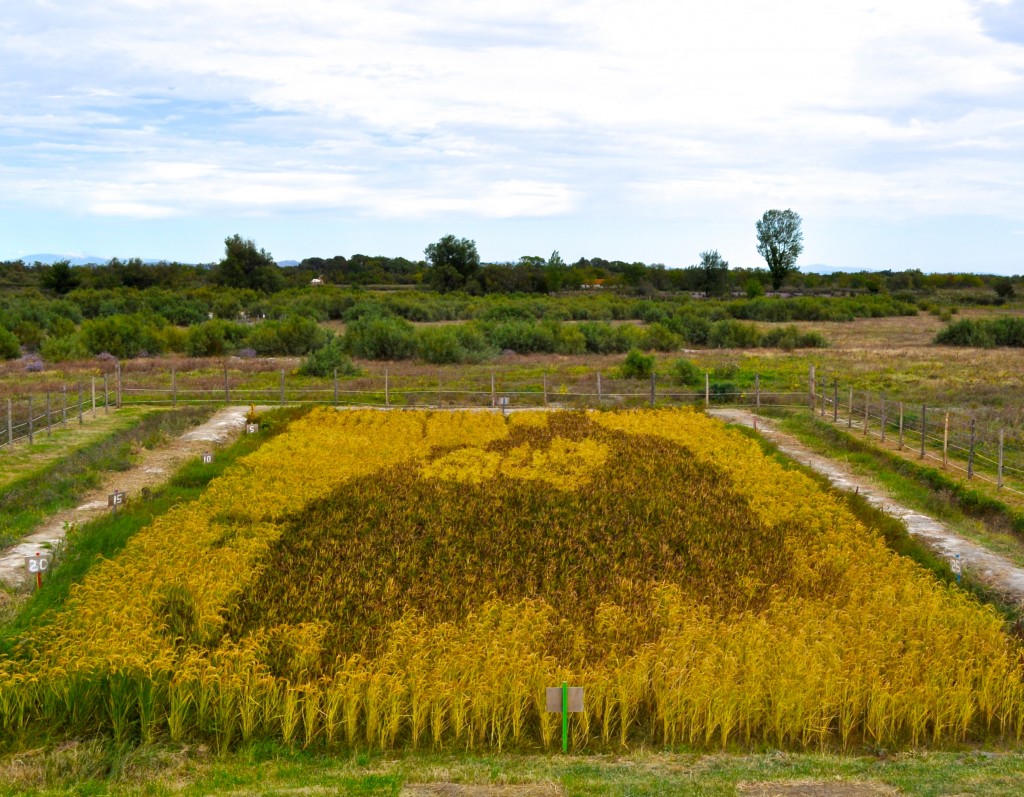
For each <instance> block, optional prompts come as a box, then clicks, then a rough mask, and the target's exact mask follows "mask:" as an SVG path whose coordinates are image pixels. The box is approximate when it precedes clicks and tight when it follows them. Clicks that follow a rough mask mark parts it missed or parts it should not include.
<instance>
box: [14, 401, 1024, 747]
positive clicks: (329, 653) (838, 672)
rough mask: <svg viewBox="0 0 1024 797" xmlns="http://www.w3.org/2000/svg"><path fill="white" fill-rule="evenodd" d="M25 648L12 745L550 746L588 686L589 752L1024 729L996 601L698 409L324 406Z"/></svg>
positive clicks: (159, 527) (113, 565) (579, 739)
mask: <svg viewBox="0 0 1024 797" xmlns="http://www.w3.org/2000/svg"><path fill="white" fill-rule="evenodd" d="M212 560H216V562H217V568H216V569H215V570H213V571H209V570H208V569H206V568H197V567H196V566H195V563H196V562H200V561H212ZM19 651H20V652H19V654H18V656H17V657H16V658H9V659H0V731H5V732H11V731H15V730H18V729H20V728H24V727H26V726H31V725H32V724H34V723H46V724H47V725H48V726H50V727H57V728H60V729H64V730H65V731H66V732H68V733H92V732H98V731H102V732H108V731H109V732H113V733H114V735H115V736H117V737H119V738H128V737H131V736H133V735H134V736H139V735H141V736H143V737H146V738H148V737H149V736H152V735H153V734H160V733H166V734H168V735H170V736H171V737H172V738H175V739H182V740H185V739H192V738H201V739H210V738H212V739H215V740H216V741H217V742H218V743H219V744H221V745H224V746H226V745H230V744H232V743H233V742H234V741H236V740H239V739H250V738H255V737H270V738H277V739H283V740H285V741H288V742H292V741H301V742H302V743H303V744H307V745H310V744H323V745H328V746H332V745H350V746H354V745H370V746H374V747H380V748H390V747H395V746H402V745H418V744H425V743H429V744H436V745H450V744H458V745H465V746H469V747H475V748H484V747H501V746H503V745H506V744H515V745H519V746H524V747H531V746H536V745H543V746H548V745H553V744H554V743H555V738H556V736H557V733H556V725H555V723H556V721H557V720H556V719H555V718H553V717H552V715H549V714H547V713H546V712H545V711H544V687H545V686H550V685H553V684H557V683H561V682H562V681H569V682H570V683H572V684H574V685H576V684H578V685H582V686H584V687H585V689H586V695H587V698H586V700H587V711H586V712H585V713H584V714H580V715H574V718H573V725H572V729H573V730H572V734H573V738H574V744H576V745H577V746H588V745H589V746H599V747H608V746H621V745H630V744H633V743H635V742H646V743H656V744H668V745H676V744H682V743H686V744H688V745H697V746H701V745H711V744H716V745H718V744H720V745H726V744H728V743H730V742H739V743H741V744H772V745H778V746H791V747H804V746H809V745H837V746H845V745H849V744H852V743H857V742H859V741H862V740H863V741H870V742H872V743H879V744H885V745H887V746H888V745H892V744H901V743H910V744H919V743H922V742H924V741H926V740H934V741H937V742H942V741H946V740H962V739H969V738H978V737H981V736H984V735H988V734H993V733H999V734H1002V735H1004V736H1007V737H1019V736H1020V734H1021V732H1022V728H1024V712H1022V709H1021V705H1022V699H1024V687H1022V683H1024V679H1022V673H1021V665H1020V661H1021V657H1020V650H1019V648H1018V646H1017V644H1016V643H1015V642H1013V641H1012V640H1011V639H1010V638H1009V637H1007V636H1006V635H1005V634H1004V633H1003V630H1002V628H1001V624H1000V620H999V618H998V617H996V616H995V614H994V613H993V612H992V611H990V610H988V609H985V608H983V607H981V606H979V605H978V604H977V603H976V602H974V600H973V599H972V598H970V597H969V596H967V595H965V594H964V593H962V592H959V591H957V590H951V589H948V588H946V587H944V586H942V585H941V584H939V583H937V582H935V581H934V580H933V579H932V577H931V576H930V575H929V574H928V573H926V572H924V571H922V570H920V569H919V568H918V567H917V566H916V565H915V564H913V563H912V562H910V561H909V560H907V559H903V558H901V557H899V556H897V555H895V554H893V553H892V552H890V551H889V550H888V549H886V547H885V545H884V543H883V542H882V540H881V539H880V537H879V535H877V534H876V533H875V532H873V531H872V530H871V529H869V528H866V527H864V526H863V525H862V524H861V523H859V522H858V521H857V520H856V519H855V518H854V517H853V516H852V515H851V514H850V513H849V511H848V510H847V509H846V508H845V507H844V506H843V505H842V504H841V502H839V501H838V500H837V499H835V498H834V497H832V496H830V495H828V494H826V493H824V492H823V491H822V490H821V489H820V488H819V487H818V486H817V485H816V484H815V483H814V482H813V481H811V480H810V479H808V478H806V477H804V476H803V475H801V474H799V473H795V472H793V471H788V470H786V469H785V468H783V467H782V466H781V465H779V464H778V463H776V462H775V461H773V460H771V459H769V458H767V457H765V456H764V455H763V454H762V453H761V451H760V449H759V448H758V447H757V446H756V444H754V443H753V442H752V441H750V440H748V439H746V438H744V437H742V436H741V435H739V434H737V433H735V432H730V431H727V430H726V429H725V428H724V427H722V426H721V425H720V424H718V423H717V422H715V421H713V420H710V419H708V418H706V417H704V416H703V415H701V414H699V413H696V412H693V411H689V410H659V411H635V412H624V413H593V414H583V413H524V414H519V413H515V414H513V415H511V416H509V417H508V418H504V417H502V416H501V415H500V414H497V413H443V412H435V413H421V412H392V413H381V412H332V411H326V410H324V411H316V412H313V413H311V414H310V415H309V416H307V417H306V418H304V419H302V420H300V421H297V422H295V423H294V425H293V427H292V428H291V429H289V431H288V432H287V433H285V434H283V435H281V436H280V437H278V438H275V439H273V440H271V441H269V442H267V443H266V444H265V445H264V446H263V447H262V448H261V449H259V450H258V451H257V452H256V453H255V454H253V455H250V456H249V457H246V458H245V459H244V460H242V461H240V462H239V463H238V464H237V465H236V466H234V467H233V468H231V469H229V470H228V471H226V472H225V473H224V475H223V476H221V477H220V478H218V479H217V480H216V481H215V482H213V483H212V484H211V486H210V488H209V489H208V490H207V492H206V493H205V494H204V496H203V497H202V498H201V499H200V500H198V501H196V502H195V503H194V504H191V505H188V506H186V507H181V508H179V509H177V510H174V511H172V512H171V513H169V514H168V515H165V516H163V517H161V518H159V519H158V520H157V521H155V522H154V523H153V525H152V526H151V527H150V528H148V529H144V530H143V531H141V532H140V533H139V534H138V535H137V536H136V537H135V538H133V540H132V541H131V542H130V544H129V545H128V547H127V548H126V549H125V551H124V552H123V553H122V554H121V556H120V557H118V559H117V560H115V561H111V562H104V563H101V564H99V565H97V566H96V568H94V570H93V572H92V573H91V574H90V575H89V576H88V577H87V578H86V579H85V581H84V582H83V583H82V584H81V585H80V587H79V588H77V590H76V591H75V592H74V593H73V595H72V596H71V598H70V599H69V602H68V606H67V609H66V610H65V611H64V612H62V613H61V614H60V615H58V616H56V617H54V618H52V621H51V622H50V623H49V624H48V625H46V626H45V627H43V628H40V629H37V630H33V631H30V632H27V633H26V636H25V638H24V639H23V640H22V641H21V647H20V648H19Z"/></svg>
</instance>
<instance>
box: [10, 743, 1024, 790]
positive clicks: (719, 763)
mask: <svg viewBox="0 0 1024 797" xmlns="http://www.w3.org/2000/svg"><path fill="white" fill-rule="evenodd" d="M879 752H880V753H881V754H879V755H866V754H865V755H856V756H854V755H850V756H840V755H827V754H789V753H780V752H767V753H763V754H757V755H729V754H719V755H696V754H692V753H686V752H682V753H673V752H654V751H649V752H648V751H638V752H633V753H626V754H621V755H602V756H580V757H577V756H571V757H562V756H557V755H555V756H551V755H505V754H494V755H485V756H477V755H468V754H465V755H460V754H445V753H409V754H406V755H399V756H391V757H383V756H373V755H365V754H356V755H352V756H344V757H331V756H325V755H315V754H310V753H306V752H303V751H293V750H288V749H285V748H279V747H275V746H266V745H261V746H256V747H252V748H248V749H245V750H242V751H240V752H238V753H236V754H233V755H230V756H225V757H214V756H212V755H211V754H210V753H209V752H208V751H206V750H204V749H202V748H169V747H168V748H163V747H142V748H134V749H118V748H116V747H113V746H112V745H110V744H108V743H104V742H99V741H94V742H84V743H79V744H69V745H65V746H63V747H60V748H48V749H38V750H33V751H30V752H27V753H22V754H19V755H18V756H7V757H4V758H0V797H8V795H10V797H14V795H29V796H31V797H35V796H37V795H38V796H39V797H43V795H116V796H122V795H123V796H124V797H129V796H130V797H135V795H140V796H141V795H146V797H161V796H162V795H168V796H169V795H181V797H193V795H195V796H196V797H198V795H211V796H212V797H216V796H217V795H225V796H226V795H232V797H240V795H256V794H259V795H297V794H313V795H318V794H338V795H388V796H389V797H390V796H392V795H393V796H395V797H397V795H400V794H401V793H402V791H403V788H404V787H406V786H409V785H411V784H423V783H458V784H478V785H506V784H530V783H536V784H549V785H553V786H555V787H557V788H559V789H560V790H561V791H562V792H563V793H564V794H565V795H567V797H584V796H586V797H591V796H593V797H597V796H598V795H601V796H602V797H603V796H605V795H607V797H620V796H621V797H626V796H627V795H628V796H629V797H641V796H642V795H651V796H652V797H654V796H656V795H658V796H660V795H706V796H710V795H723V797H724V796H725V795H735V794H737V793H739V792H738V791H737V787H738V786H740V785H741V784H755V783H774V784H784V783H799V782H817V783H822V784H828V785H835V784H838V783H870V784H876V785H883V784H884V785H887V786H889V787H895V788H896V789H898V790H899V792H900V793H902V794H907V795H921V797H939V796H940V795H976V796H977V797H1004V795H1005V796H1006V797H1009V795H1019V794H1020V793H1021V784H1024V754H1022V753H1020V752H978V751H970V750H968V751H962V752H945V753H934V752H929V753H917V752H907V753H900V754H897V755H891V756H890V755H886V754H884V753H882V752H881V751H879ZM769 793H770V792H769ZM828 793H829V792H828V791H825V790H823V791H820V792H818V794H821V795H827V794H828ZM459 794H460V795H465V794H466V792H459ZM469 794H472V792H469ZM804 794H811V793H809V792H805V793H804Z"/></svg>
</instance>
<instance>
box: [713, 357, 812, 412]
mask: <svg viewBox="0 0 1024 797" xmlns="http://www.w3.org/2000/svg"><path fill="white" fill-rule="evenodd" d="M811 367H812V368H813V367H814V366H811ZM710 406H711V374H709V373H708V372H707V371H705V372H704V409H707V408H708V407H710Z"/></svg>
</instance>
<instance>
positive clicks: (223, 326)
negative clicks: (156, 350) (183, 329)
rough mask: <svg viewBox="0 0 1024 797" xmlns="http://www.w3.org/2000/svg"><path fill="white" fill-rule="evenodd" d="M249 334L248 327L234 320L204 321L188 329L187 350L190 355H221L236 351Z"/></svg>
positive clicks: (217, 319)
mask: <svg viewBox="0 0 1024 797" xmlns="http://www.w3.org/2000/svg"><path fill="white" fill-rule="evenodd" d="M248 334H249V330H248V328H247V327H245V326H243V325H242V324H236V323H234V322H233V321H224V320H221V319H219V318H215V319H214V320H213V321H204V322H203V323H202V324H197V325H196V326H194V327H190V328H189V329H188V332H187V333H186V337H185V352H186V353H187V354H188V356H189V357H219V356H221V355H224V354H228V353H230V352H232V351H234V349H235V348H236V347H237V346H238V344H240V343H241V342H242V341H244V340H245V339H246V337H247V336H248ZM172 348H173V347H172Z"/></svg>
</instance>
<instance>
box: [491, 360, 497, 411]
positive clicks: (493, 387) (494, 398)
mask: <svg viewBox="0 0 1024 797" xmlns="http://www.w3.org/2000/svg"><path fill="white" fill-rule="evenodd" d="M497 390H498V389H497V386H496V385H495V383H494V369H493V368H492V369H491V406H492V407H496V406H497V405H498V392H497Z"/></svg>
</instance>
